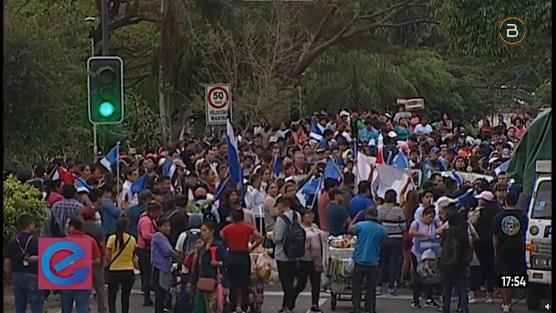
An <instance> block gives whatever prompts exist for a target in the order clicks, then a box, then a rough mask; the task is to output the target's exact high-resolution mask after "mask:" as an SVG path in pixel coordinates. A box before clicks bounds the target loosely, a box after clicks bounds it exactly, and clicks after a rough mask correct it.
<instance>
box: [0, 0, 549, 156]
mask: <svg viewBox="0 0 556 313" xmlns="http://www.w3.org/2000/svg"><path fill="white" fill-rule="evenodd" d="M109 8H110V17H111V24H110V25H109V29H110V54H112V55H119V56H121V57H122V58H123V59H124V63H125V66H124V68H125V85H126V94H127V97H126V99H127V100H126V112H125V116H126V120H125V122H124V124H122V125H115V126H106V127H102V128H101V132H109V131H118V132H123V133H125V134H126V135H127V137H128V138H129V139H128V140H129V143H130V144H131V145H133V146H135V147H137V148H140V149H154V148H153V147H154V146H156V144H157V142H164V141H165V140H166V139H167V138H173V139H175V138H177V136H178V134H179V132H180V130H181V128H182V125H183V124H184V123H185V121H187V120H189V119H190V118H191V117H196V118H197V119H198V122H199V123H203V121H202V117H203V116H204V111H203V108H204V86H205V84H208V83H216V82H224V83H230V84H231V85H232V93H233V101H234V102H233V107H234V109H233V112H234V115H235V117H236V121H238V122H239V124H242V127H243V126H247V125H249V123H250V122H251V121H254V120H255V119H257V118H259V117H266V118H268V119H269V120H271V121H273V122H279V121H281V120H283V119H284V118H288V117H289V116H290V114H291V113H292V111H294V110H297V109H298V108H301V110H302V111H303V112H304V113H305V114H310V113H312V112H314V111H317V110H323V109H324V110H332V111H337V110H339V109H341V108H344V107H345V108H369V107H377V108H380V109H383V110H384V109H387V108H392V106H391V104H392V103H393V102H395V101H396V98H400V97H402V98H406V97H416V96H419V97H424V98H425V102H426V110H427V112H426V113H427V114H429V115H431V117H436V116H437V115H438V114H440V113H441V112H450V113H452V115H454V116H455V117H456V118H458V119H461V120H470V121H475V120H478V119H480V118H481V117H482V116H485V115H487V114H491V113H493V112H495V111H497V110H499V109H500V108H502V107H504V106H506V105H507V104H508V103H510V102H513V101H515V100H516V99H521V100H525V101H527V102H529V103H531V104H535V105H544V104H547V103H550V101H551V93H550V85H551V76H550V74H551V58H550V50H551V46H552V40H551V34H552V28H551V19H550V8H551V3H550V2H549V1H540V0H529V1H510V2H507V1H501V0H496V1H479V0H466V1H457V0H359V1H339V0H334V1H311V2H277V1H273V2H249V1H239V0H238V1H225V0H160V1H155V0H109ZM161 8H162V10H161ZM99 10H100V1H99V0H97V1H88V0H72V1H55V0H44V1H26V0H10V1H5V2H4V11H5V12H4V13H5V15H4V29H5V32H4V33H5V36H4V42H5V63H4V73H5V75H4V77H5V79H4V91H5V93H4V116H5V117H6V119H5V122H6V123H4V134H5V139H6V143H5V147H6V154H5V155H6V159H5V161H6V162H7V163H8V164H9V166H16V165H17V166H28V165H29V164H30V163H31V162H34V161H37V160H38V159H45V158H47V157H51V156H53V155H55V154H59V153H62V154H63V153H66V154H69V155H78V156H82V157H91V153H90V152H88V151H92V138H93V135H92V127H91V125H90V124H89V122H88V120H87V113H86V112H87V111H86V103H87V90H86V88H87V87H86V71H85V68H86V60H87V58H88V57H89V56H90V53H91V52H90V39H89V38H90V36H92V38H93V40H94V42H95V45H96V49H95V51H96V53H97V54H98V53H100V51H101V49H100V46H101V45H100V41H101V25H100V18H99V17H100V11H99ZM506 15H520V16H522V17H523V18H524V19H525V20H526V21H527V23H528V24H527V25H528V26H527V27H528V29H529V37H528V38H527V41H526V43H525V44H524V45H522V46H520V47H516V48H509V47H506V46H504V45H502V44H501V43H500V42H499V41H498V40H497V38H496V22H497V21H498V20H499V19H500V18H501V17H503V16H506ZM87 16H94V17H97V20H96V21H95V22H92V23H87V22H85V17H87ZM147 125H148V126H147ZM16 163H17V164H16Z"/></svg>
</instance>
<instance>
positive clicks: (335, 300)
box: [330, 292, 338, 311]
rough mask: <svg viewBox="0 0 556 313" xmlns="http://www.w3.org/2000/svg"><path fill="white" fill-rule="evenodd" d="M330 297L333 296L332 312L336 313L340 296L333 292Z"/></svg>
mask: <svg viewBox="0 0 556 313" xmlns="http://www.w3.org/2000/svg"><path fill="white" fill-rule="evenodd" d="M330 295H331V296H332V297H331V298H330V308H331V309H332V311H336V304H337V302H338V295H337V294H335V293H333V292H331V293H330Z"/></svg>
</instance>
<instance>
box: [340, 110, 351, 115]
mask: <svg viewBox="0 0 556 313" xmlns="http://www.w3.org/2000/svg"><path fill="white" fill-rule="evenodd" d="M340 116H349V113H348V112H347V111H342V112H340Z"/></svg>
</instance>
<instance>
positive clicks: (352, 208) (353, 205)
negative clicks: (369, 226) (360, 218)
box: [349, 194, 375, 218]
mask: <svg viewBox="0 0 556 313" xmlns="http://www.w3.org/2000/svg"><path fill="white" fill-rule="evenodd" d="M374 204H375V203H374V202H373V200H372V199H370V198H369V197H367V196H364V195H360V194H359V195H357V196H355V197H353V199H351V201H350V202H349V214H350V215H351V218H354V217H355V215H357V213H359V212H361V211H364V210H365V209H367V208H368V207H370V206H373V205H374Z"/></svg>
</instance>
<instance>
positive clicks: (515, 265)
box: [495, 259, 527, 277]
mask: <svg viewBox="0 0 556 313" xmlns="http://www.w3.org/2000/svg"><path fill="white" fill-rule="evenodd" d="M495 266H496V277H499V276H502V275H504V276H507V275H509V276H521V275H526V273H527V271H526V269H525V264H524V263H523V262H515V261H513V262H508V259H500V260H496V265H495Z"/></svg>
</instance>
